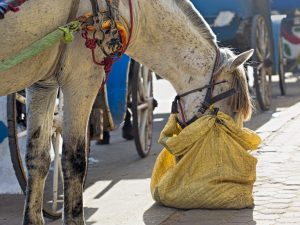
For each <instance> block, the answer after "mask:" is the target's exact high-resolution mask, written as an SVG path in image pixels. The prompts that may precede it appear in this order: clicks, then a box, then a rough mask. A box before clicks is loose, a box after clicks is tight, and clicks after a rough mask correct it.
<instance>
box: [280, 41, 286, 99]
mask: <svg viewBox="0 0 300 225" xmlns="http://www.w3.org/2000/svg"><path fill="white" fill-rule="evenodd" d="M279 86H280V91H281V95H286V83H285V59H284V55H283V45H282V40H281V38H279Z"/></svg>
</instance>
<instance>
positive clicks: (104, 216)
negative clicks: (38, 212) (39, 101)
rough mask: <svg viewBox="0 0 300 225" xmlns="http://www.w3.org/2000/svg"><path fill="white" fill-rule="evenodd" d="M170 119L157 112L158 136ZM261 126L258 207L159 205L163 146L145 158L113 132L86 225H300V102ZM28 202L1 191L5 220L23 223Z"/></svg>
mask: <svg viewBox="0 0 300 225" xmlns="http://www.w3.org/2000/svg"><path fill="white" fill-rule="evenodd" d="M166 119H167V116H166V115H157V116H156V122H155V124H156V125H155V126H156V131H155V138H157V136H158V134H159V131H160V130H161V129H162V127H163V125H164V123H165V122H164V121H166ZM159 121H161V122H159ZM257 131H258V132H259V133H260V135H261V136H262V137H263V138H264V141H263V144H262V146H261V147H260V149H259V150H258V151H257V152H256V153H254V155H255V156H256V157H257V158H258V166H257V182H256V185H255V188H254V198H255V204H256V206H255V208H254V209H245V210H200V209H198V210H177V209H172V208H166V207H162V206H159V205H157V204H155V203H154V202H153V200H152V198H151V195H150V191H149V184H150V176H151V170H152V167H153V163H154V160H155V158H156V157H157V154H158V153H159V151H160V150H161V146H159V145H158V144H156V143H153V151H152V153H151V154H150V155H149V157H147V158H146V159H143V160H140V159H139V158H138V157H137V155H136V153H135V152H134V151H135V150H134V149H135V147H134V144H133V142H126V141H124V140H122V138H121V137H120V134H119V133H116V134H114V133H112V135H113V136H112V137H113V139H114V142H113V143H112V144H111V145H110V146H101V148H100V147H99V146H98V147H97V146H94V148H95V149H94V150H93V152H92V153H91V156H92V157H93V158H95V159H98V160H99V162H98V163H95V164H94V165H92V166H91V167H90V169H89V175H88V180H87V189H86V190H85V193H84V199H85V200H84V201H85V217H86V219H87V223H86V224H87V225H255V224H256V225H285V224H294V225H300V132H299V131H300V103H298V104H296V105H294V106H292V107H290V108H289V109H287V110H285V111H283V112H281V113H277V114H273V118H272V119H271V120H270V121H269V122H268V123H266V124H265V125H264V126H262V127H261V128H259V129H258V130H257ZM23 201H24V197H23V196H22V195H13V196H12V195H7V196H1V195H0V225H20V221H21V220H22V219H21V218H22V208H23ZM46 224H47V225H61V224H62V222H61V221H60V220H57V221H47V223H46Z"/></svg>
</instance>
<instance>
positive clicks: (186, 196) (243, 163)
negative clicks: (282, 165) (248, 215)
mask: <svg viewBox="0 0 300 225" xmlns="http://www.w3.org/2000/svg"><path fill="white" fill-rule="evenodd" d="M260 142H261V139H260V137H259V136H258V135H257V134H255V132H253V131H251V130H249V129H246V128H240V127H238V126H237V125H236V123H235V122H234V121H233V119H232V118H231V117H230V116H228V115H226V114H224V113H222V112H219V113H218V115H217V116H214V115H206V116H203V117H201V118H199V119H198V120H197V121H195V122H194V123H192V124H191V125H189V126H188V127H186V128H185V129H183V130H181V128H180V127H179V126H178V125H177V122H176V115H171V116H170V118H169V121H168V123H167V124H166V126H165V128H164V130H163V131H162V132H161V135H160V139H159V143H161V144H162V145H163V146H164V147H165V149H164V150H163V151H162V152H161V153H160V154H159V156H158V158H157V160H156V163H155V166H154V169H153V174H152V178H151V193H152V196H153V198H154V200H155V201H157V202H159V203H161V204H163V205H166V206H170V207H175V208H182V209H191V208H209V209H216V208H219V209H240V208H248V207H253V197H252V189H253V184H254V182H255V179H256V163H257V160H256V158H254V157H253V156H251V155H250V154H249V153H248V150H255V149H256V148H257V147H258V145H259V144H260Z"/></svg>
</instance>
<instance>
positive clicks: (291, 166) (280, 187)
mask: <svg viewBox="0 0 300 225" xmlns="http://www.w3.org/2000/svg"><path fill="white" fill-rule="evenodd" d="M295 110H298V112H299V110H300V105H299V104H298V105H296V106H295V107H293V108H292V109H291V110H289V111H290V112H287V113H294V114H296V113H297V112H295ZM282 119H283V120H282ZM282 119H280V120H278V121H276V120H275V121H273V123H272V124H269V125H268V127H267V128H265V129H264V128H263V129H262V132H261V133H262V136H263V137H264V136H265V139H264V141H263V144H262V145H261V147H260V149H259V150H258V151H257V152H256V153H255V154H254V155H255V156H256V157H257V158H258V165H257V182H256V184H255V187H254V199H255V208H254V209H244V210H188V211H177V212H174V213H173V214H172V215H171V216H170V217H169V218H167V219H166V220H165V221H164V222H162V223H161V225H179V224H181V225H182V224H185V225H192V224H199V225H254V224H256V225H285V224H294V225H299V224H300V134H299V130H300V115H298V116H296V117H292V118H290V120H289V121H286V120H285V118H282ZM280 124H281V125H282V127H281V128H279V129H278V126H280ZM277 129H278V130H277Z"/></svg>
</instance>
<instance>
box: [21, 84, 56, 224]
mask: <svg viewBox="0 0 300 225" xmlns="http://www.w3.org/2000/svg"><path fill="white" fill-rule="evenodd" d="M56 96H57V84H55V83H54V82H51V81H47V82H46V81H43V82H38V83H36V84H34V85H32V86H31V87H30V88H28V89H27V90H26V100H27V116H28V117H27V118H28V121H27V143H26V145H27V146H26V147H27V148H26V157H25V158H26V159H25V160H26V167H27V174H28V179H27V181H28V182H27V187H26V198H25V207H24V215H23V225H42V224H44V220H43V215H42V207H43V193H44V185H45V179H46V176H47V174H48V170H49V166H50V163H51V158H50V152H49V151H50V136H51V129H52V123H53V113H54V107H55V99H56Z"/></svg>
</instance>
